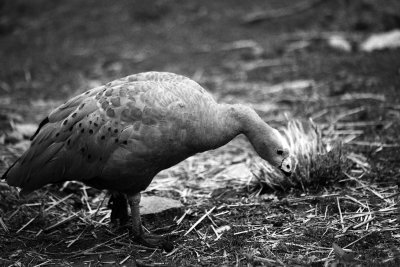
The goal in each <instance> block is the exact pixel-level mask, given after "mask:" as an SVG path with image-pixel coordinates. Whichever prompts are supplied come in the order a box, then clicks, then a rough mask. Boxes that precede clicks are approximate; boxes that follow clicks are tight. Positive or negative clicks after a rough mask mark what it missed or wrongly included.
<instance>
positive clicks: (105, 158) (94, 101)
mask: <svg viewBox="0 0 400 267" xmlns="http://www.w3.org/2000/svg"><path fill="white" fill-rule="evenodd" d="M202 101H203V102H208V101H213V99H212V97H211V96H209V95H208V94H207V93H206V92H205V90H204V89H203V88H202V87H201V86H200V85H198V84H197V83H196V82H194V81H192V80H190V79H188V78H186V77H184V76H180V75H175V74H172V73H158V72H147V73H141V74H135V75H131V76H127V77H125V78H122V79H119V80H116V81H113V82H110V83H108V84H106V85H104V86H100V87H97V88H94V89H92V90H89V91H87V92H85V93H83V94H80V95H78V96H76V97H74V98H72V99H70V100H69V101H67V102H66V103H64V104H63V105H61V106H59V107H58V108H56V109H55V110H53V111H52V112H51V113H50V114H49V116H48V117H47V118H48V119H47V120H46V119H45V120H44V121H43V122H42V123H41V124H40V127H39V128H38V130H37V133H36V134H35V135H34V136H33V140H32V143H31V147H30V148H29V149H28V150H27V151H26V152H25V153H24V154H23V155H22V157H21V158H20V159H19V160H18V161H17V162H16V163H15V164H14V165H13V166H12V167H10V169H9V170H8V171H7V172H6V177H5V178H6V179H7V182H8V183H9V184H10V185H14V186H19V187H22V188H23V189H24V191H28V192H29V191H33V190H35V189H37V188H40V187H41V186H43V185H45V184H47V183H53V182H59V181H65V180H81V181H89V180H90V181H91V179H94V178H96V177H97V178H96V179H100V178H98V177H107V179H111V178H110V177H113V175H116V176H118V175H121V177H125V176H126V177H128V175H132V174H131V171H132V168H133V169H134V170H135V171H140V170H143V172H144V173H149V174H148V175H150V174H153V175H154V173H153V172H154V170H157V168H159V167H157V166H154V165H155V164H154V163H153V160H158V157H161V156H165V155H167V154H168V153H171V152H169V149H170V148H171V147H173V146H175V147H178V146H179V142H181V141H182V140H183V138H186V135H187V129H184V127H183V129H178V128H177V126H179V127H180V126H182V123H181V121H183V119H186V120H189V119H191V117H190V114H189V113H190V112H191V109H192V108H193V107H192V106H196V105H199V103H200V102H202ZM163 153H164V154H163ZM173 153H176V154H179V151H174V152H173ZM168 161H171V162H174V160H173V159H168ZM154 162H155V161H154ZM143 164H147V165H146V166H144V165H143ZM133 165H134V166H133ZM146 168H147V169H146ZM149 168H154V170H153V171H151V170H150V169H149ZM151 178H152V177H150V178H148V179H150V180H151ZM101 179H103V178H101ZM103 182H104V181H103ZM103 182H99V184H104V183H103ZM138 183H139V182H138ZM91 184H96V183H92V182H91ZM139 184H141V185H142V186H143V185H145V184H148V182H143V181H141V182H140V183H139ZM110 185H112V181H111V182H110Z"/></svg>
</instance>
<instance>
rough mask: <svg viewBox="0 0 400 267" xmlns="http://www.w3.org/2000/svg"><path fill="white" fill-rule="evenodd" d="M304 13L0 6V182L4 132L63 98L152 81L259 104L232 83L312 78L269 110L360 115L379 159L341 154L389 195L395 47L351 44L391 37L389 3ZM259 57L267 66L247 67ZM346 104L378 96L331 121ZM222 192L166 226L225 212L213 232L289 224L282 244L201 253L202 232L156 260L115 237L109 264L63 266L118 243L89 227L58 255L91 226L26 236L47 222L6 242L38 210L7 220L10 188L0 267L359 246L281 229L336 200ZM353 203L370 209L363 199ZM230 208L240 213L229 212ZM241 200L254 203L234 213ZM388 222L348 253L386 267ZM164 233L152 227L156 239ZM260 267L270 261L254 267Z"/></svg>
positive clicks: (102, 0) (11, 155) (234, 4)
mask: <svg viewBox="0 0 400 267" xmlns="http://www.w3.org/2000/svg"><path fill="white" fill-rule="evenodd" d="M296 2H297V1H296ZM303 2H304V3H307V2H309V3H310V4H309V6H307V8H304V9H300V10H292V8H293V5H294V1H289V0H287V1H282V0H276V1H272V0H271V1H264V0H252V1H242V0H219V1H214V0H203V1H196V0H152V1H144V0H135V1H133V0H119V1H107V0H87V1H81V0H68V1H52V0H36V1H29V0H25V1H24V0H14V1H6V0H5V1H4V0H3V1H0V127H1V128H0V135H1V136H0V142H1V149H0V152H1V153H2V154H1V155H0V161H1V165H0V166H1V169H0V173H3V171H4V170H5V168H6V166H8V165H9V164H10V163H11V162H12V160H14V159H15V158H16V157H17V156H18V155H19V154H20V153H21V149H20V150H19V148H18V144H19V143H21V141H23V139H24V138H25V139H26V137H27V136H25V137H24V136H22V137H23V138H22V137H21V136H18V135H15V134H10V133H11V132H13V125H14V124H15V123H38V122H39V121H40V120H41V119H42V118H43V117H44V116H45V115H46V113H47V112H49V110H50V109H51V108H54V107H55V106H57V105H58V104H60V103H61V102H63V101H65V99H67V98H69V97H71V96H73V95H74V94H77V93H80V92H83V91H84V90H87V89H89V88H91V87H94V86H97V85H100V84H102V83H105V82H108V81H110V80H113V79H117V78H120V77H123V76H126V75H129V74H133V73H138V72H144V71H150V70H155V71H169V72H175V73H179V74H183V75H185V76H188V77H191V78H193V79H195V80H196V81H198V82H199V83H201V84H202V85H203V86H204V87H205V88H207V89H208V90H209V91H210V92H212V93H213V94H214V95H215V96H216V97H217V98H218V99H221V100H223V101H227V102H245V103H247V102H253V104H257V101H258V100H257V98H256V97H254V91H252V90H251V89H250V88H249V89H247V87H246V86H244V88H243V86H239V85H238V87H237V88H235V84H242V85H243V83H245V84H246V83H248V84H252V85H259V88H258V89H257V90H261V92H262V91H263V90H268V88H267V87H265V88H264V85H265V84H266V83H267V84H269V85H273V84H281V83H283V82H287V81H295V80H313V81H314V82H315V84H317V85H318V86H316V87H315V88H313V97H314V98H313V99H314V100H313V101H312V102H310V101H309V100H307V99H308V95H303V96H298V98H297V99H294V100H293V98H289V97H288V98H285V97H286V96H285V95H283V96H281V98H280V101H278V102H275V104H277V105H281V106H282V107H283V109H284V110H285V111H286V112H289V113H290V114H292V117H295V118H300V119H307V118H308V117H312V116H313V115H315V114H316V113H317V111H321V110H324V109H328V115H329V114H330V116H331V117H329V116H328V117H324V119H322V120H321V124H323V123H325V124H329V122H330V121H331V120H330V118H332V117H334V114H335V112H340V108H343V109H344V110H349V109H352V108H357V107H364V109H363V110H362V112H360V113H357V114H356V115H355V116H353V117H350V118H349V119H350V120H351V121H357V122H371V121H372V122H374V123H371V124H367V125H366V126H365V127H364V128H363V129H362V130H363V134H362V135H360V136H359V137H358V139H357V140H358V141H363V142H366V143H367V144H373V143H374V144H376V143H377V144H388V145H387V146H383V147H382V148H381V149H380V150H379V151H378V150H377V148H379V145H378V146H371V145H366V146H357V145H348V147H347V148H346V149H347V150H349V151H351V152H354V153H358V154H362V155H363V156H365V157H366V158H367V159H368V164H369V165H370V166H371V167H370V169H369V171H368V174H367V175H366V176H365V177H364V179H366V181H368V182H369V183H371V185H373V186H375V187H374V188H375V189H376V190H378V191H379V190H380V189H379V188H380V186H382V187H385V188H390V189H393V188H396V185H397V184H398V182H399V177H400V149H399V146H398V145H399V144H400V143H399V133H400V131H399V130H400V123H399V121H400V93H399V90H400V50H399V49H385V50H381V51H374V52H371V53H367V52H363V51H360V49H359V44H360V43H361V42H362V41H363V40H365V39H366V38H367V37H368V36H369V35H370V34H372V33H374V32H383V31H389V30H392V29H396V28H400V13H399V11H400V2H399V1H395V0H391V1H389V0H381V1H372V0H356V1H350V0H349V1H346V0H336V1H312V0H304V1H303ZM282 10H283V13H280V12H282ZM291 10H292V11H291ZM258 11H265V12H270V13H268V14H269V15H268V16H269V17H268V16H267V18H266V19H263V20H260V21H255V22H252V23H249V22H246V18H248V16H249V14H250V15H251V14H253V13H254V12H258ZM287 11H289V12H288V13H287V14H286V13H285V12H287ZM277 14H278V15H277ZM279 14H281V15H279ZM338 33H339V34H341V35H343V36H345V37H346V38H347V40H348V41H349V43H350V44H351V46H352V51H350V52H345V51H341V50H338V49H335V48H332V47H330V46H329V45H328V44H327V41H326V40H327V37H329V36H331V35H333V34H338ZM239 40H251V41H252V42H253V43H252V45H249V46H246V47H244V48H237V47H236V48H232V44H234V42H236V41H239ZM254 44H256V45H254ZM260 60H261V61H263V62H266V63H267V64H265V65H257V62H259V61H260ZM226 84H230V86H226ZM232 84H233V86H232ZM346 94H353V95H354V94H358V95H360V94H370V96H377V95H379V96H383V97H384V100H383V101H382V99H381V100H376V99H375V98H374V97H365V98H362V99H356V100H354V101H349V102H346V104H345V105H344V106H343V107H342V106H341V107H339V108H338V109H335V110H333V111H332V110H329V108H331V107H332V106H334V102H335V99H344V98H345V97H344V96H346ZM315 95H317V97H316V98H315ZM267 101H268V99H267ZM262 103H264V102H262ZM282 112H283V111H282V110H279V109H276V110H273V112H271V113H268V112H265V114H264V113H263V112H261V115H262V116H263V117H264V118H265V119H267V120H270V121H272V124H273V125H282V124H283V123H282V121H281V118H283V116H282ZM228 154H229V153H228ZM233 154H234V153H233ZM235 156H237V155H235ZM353 186H355V185H353ZM346 187H347V186H344V185H343V184H340V183H337V184H335V185H331V186H329V187H325V188H324V189H322V190H321V191H319V192H317V193H315V194H317V195H318V194H319V195H321V194H325V195H329V194H330V193H331V194H333V196H336V195H337V194H339V195H341V194H350V193H349V192H347V191H345V190H346ZM355 187H356V188H357V186H355ZM324 190H325V191H324ZM382 190H383V189H382ZM385 190H386V189H385ZM45 192H46V193H43V194H44V195H41V194H39V195H36V197H37V198H36V199H35V198H34V201H33V202H39V203H40V201H41V199H43V198H45V199H47V198H48V196H49V194H50V193H49V192H51V193H54V194H61V196H59V197H60V198H62V197H64V196H65V195H62V193H60V192H58V190H57V189H56V188H53V187H49V188H47V189H46V191H45ZM327 192H328V193H327ZM343 192H347V193H343ZM354 192H355V191H354ZM229 194H230V193H229ZM229 194H227V195H228V196H227V197H223V198H219V199H207V198H206V199H202V201H201V202H199V203H197V204H195V203H194V202H191V201H190V197H189V200H188V201H187V202H186V203H185V204H186V205H187V208H192V211H193V213H191V215H190V216H189V219H188V220H186V221H185V222H184V223H183V224H182V225H180V226H179V227H178V228H177V229H175V228H174V229H175V231H176V232H179V229H180V230H182V231H183V230H184V231H186V230H187V229H188V228H189V227H190V226H191V225H193V223H194V222H196V221H197V219H198V218H199V217H200V216H201V215H202V214H204V210H205V209H207V210H208V209H210V208H211V207H213V206H221V205H225V206H224V207H225V208H221V209H222V211H225V210H224V209H226V210H227V211H229V214H230V216H229V217H227V218H226V219H227V220H228V221H226V222H225V224H237V225H240V224H243V225H245V224H251V223H254V224H256V223H260V221H261V224H262V223H264V224H270V225H271V227H272V228H271V229H275V230H276V231H277V232H279V231H281V230H283V229H284V228H285V226H286V227H289V228H290V230H289V232H291V233H293V234H294V235H293V236H288V238H287V239H285V240H280V241H279V242H278V243H276V244H275V245H274V246H266V245H265V244H269V243H268V242H267V241H268V239H269V237H268V236H266V237H265V240H267V241H265V240H264V241H263V240H261V239H259V238H258V237H257V238H258V239H255V235H256V234H255V232H254V231H253V232H252V231H250V232H249V233H247V234H245V235H233V234H232V233H229V234H226V235H225V236H224V237H223V238H221V239H219V241H217V242H212V244H211V245H210V244H209V243H208V241H207V240H206V239H204V238H202V236H201V235H199V234H198V233H197V234H194V233H192V234H191V235H188V236H187V237H185V238H183V239H182V238H179V239H177V241H176V243H178V244H180V245H178V249H179V251H177V252H176V253H175V254H174V255H172V256H166V255H165V254H162V252H161V251H156V252H154V251H147V250H138V248H137V247H135V246H133V245H132V244H131V243H129V242H128V241H126V240H125V241H124V242H128V243H122V244H119V247H118V250H115V252H114V254H112V253H111V254H106V255H108V256H110V255H111V256H110V258H107V260H104V258H103V259H102V258H101V257H99V255H100V254H101V253H100V252H96V251H95V250H91V251H90V252H93V254H90V253H86V254H82V255H78V256H77V257H75V258H74V257H72V258H68V257H70V256H71V255H70V254H68V256H66V255H67V254H63V253H68V252H70V253H77V251H79V250H81V251H84V250H85V249H87V248H88V247H93V246H96V244H99V243H101V242H105V241H106V240H109V239H110V238H113V237H115V236H117V235H115V236H114V235H113V233H112V232H110V231H108V230H104V229H103V228H105V227H106V226H101V227H103V228H101V227H100V228H101V229H103V230H97V232H96V233H97V234H96V235H97V237H98V238H97V239H96V238H94V237H93V236H92V235H90V233H91V231H90V230H88V231H86V232H88V233H89V234H88V236H86V232H85V234H83V235H82V240H83V241H82V243H79V244H77V247H74V246H71V247H70V248H68V249H67V248H65V244H64V245H62V244H59V242H56V241H57V240H58V241H59V240H61V239H65V238H68V237H70V236H71V235H73V236H77V235H78V234H79V233H80V232H82V230H83V229H87V227H89V226H90V225H91V224H90V223H89V224H87V223H86V224H83V226H81V228H79V226H76V225H75V227H77V228H74V227H72V226H68V225H66V226H61V228H62V229H61V230H59V231H58V232H55V233H54V232H53V233H52V234H49V235H46V234H42V235H39V237H37V238H36V237H35V235H36V233H37V231H38V230H39V229H41V228H43V227H44V226H45V225H46V221H48V219H49V218H48V216H47V217H46V216H44V215H43V216H44V217H43V221H42V220H37V221H38V222H35V223H33V224H32V225H30V226H29V227H32V228H31V229H29V227H27V229H26V230H27V231H28V232H26V233H24V231H25V230H24V231H22V232H20V233H18V234H17V233H15V232H16V231H17V230H18V229H20V228H21V226H23V225H24V224H25V223H26V222H27V221H29V220H30V218H33V217H35V216H38V215H37V214H38V210H31V209H29V208H26V207H25V208H24V209H23V210H21V212H22V211H23V212H24V213H22V215H20V216H17V217H13V219H12V220H10V221H7V220H6V219H7V218H8V217H10V215H11V214H12V213H13V211H14V210H16V209H17V208H18V207H19V206H20V205H21V204H23V203H26V202H25V201H24V200H20V199H18V198H17V197H16V193H15V192H14V191H7V190H6V191H5V192H4V191H2V193H1V196H2V197H1V198H0V200H2V203H0V215H1V217H2V218H4V220H6V224H7V225H8V228H9V231H10V232H9V233H7V232H5V231H3V230H4V229H2V228H0V235H2V236H1V237H0V251H1V253H0V264H3V265H4V266H9V265H12V264H14V263H16V264H17V263H19V264H22V265H23V266H25V265H31V266H34V265H36V264H41V263H46V264H52V263H54V264H63V265H66V266H67V265H69V264H73V263H75V264H76V263H77V262H81V263H82V262H83V260H87V261H88V262H89V261H91V263H92V264H97V265H99V264H100V263H101V262H102V260H103V262H107V261H108V262H114V263H115V264H116V263H118V262H121V261H122V260H123V259H124V258H125V257H126V256H127V255H132V258H135V257H136V258H138V259H145V261H146V262H147V263H148V264H156V263H165V264H171V265H172V266H174V265H186V266H193V265H204V266H209V265H215V266H221V265H223V264H225V265H227V266H232V265H246V264H250V265H254V266H258V265H268V264H272V265H274V264H275V265H279V264H280V265H282V264H300V265H302V264H310V263H312V262H315V264H317V265H318V264H319V265H322V264H323V263H324V262H325V261H327V259H325V258H326V257H327V256H328V253H329V250H325V252H324V253H321V254H312V253H311V254H308V255H307V254H304V251H302V250H301V249H302V248H301V246H302V244H303V243H304V244H306V243H307V244H313V245H315V246H316V247H324V248H326V247H328V248H331V247H332V243H333V242H336V243H338V244H339V245H340V246H345V245H347V244H349V243H351V242H353V241H355V240H357V239H358V238H360V236H357V235H355V234H347V235H346V234H342V235H337V232H336V230H334V229H331V228H329V227H327V225H329V223H324V222H323V221H321V222H320V224H319V225H317V226H316V225H308V224H303V225H301V227H300V228H298V227H297V226H296V225H292V226H290V225H291V224H290V222H291V221H293V220H294V219H293V218H301V217H302V216H305V214H306V211H307V210H308V209H310V207H314V206H315V205H320V207H321V209H320V211H319V212H321V213H322V215H323V213H324V212H326V210H325V207H326V209H327V210H328V213H327V216H328V217H329V216H331V217H332V218H337V216H339V215H338V210H337V208H336V204H335V203H336V200H335V197H323V198H318V197H315V198H314V197H311V198H307V196H309V195H307V192H306V193H305V192H299V191H291V192H289V193H287V194H288V195H283V196H282V195H280V194H281V193H279V195H280V197H279V200H276V201H272V202H271V199H268V198H265V197H264V198H262V197H261V198H260V197H258V198H251V197H249V194H248V192H244V191H239V192H235V193H232V194H233V196H230V195H229ZM170 195H173V196H174V194H170ZM317 195H316V196H317ZM90 196H91V197H93V198H94V196H92V195H90ZM363 197H366V198H367V199H368V201H372V200H371V199H370V198H369V197H368V194H367V195H366V196H365V195H364V196H363ZM175 198H179V195H178V196H177V195H175ZM301 198H303V199H304V201H305V202H301V203H300V204H299V203H296V200H293V201H294V202H293V201H291V200H290V199H301ZM78 200H79V199H78ZM78 200H77V202H79V201H78ZM232 203H240V205H239V204H238V206H229V205H230V204H232ZM249 203H250V204H251V203H256V204H255V206H251V205H249V206H246V205H247V204H249ZM260 203H261V204H260ZM371 203H372V204H373V203H375V204H376V207H378V208H379V205H381V204H380V202H379V203H378V202H374V201H372V202H371ZM67 204H68V205H69V206H68V207H70V209H74V208H76V210H75V211H76V212H77V211H78V210H79V209H80V207H74V202H71V203H67ZM242 204H243V205H242ZM245 204H246V205H245ZM226 205H228V206H229V207H228V206H226ZM235 205H236V204H235ZM328 207H329V208H328ZM332 207H333V208H332ZM347 208H348V209H349V210H352V207H351V206H347V207H344V209H347ZM232 209H235V211H234V212H233V211H232ZM271 214H272V215H273V214H279V216H278V217H274V219H273V220H269V219H266V218H267V217H268V216H267V215H271ZM41 216H42V215H41ZM49 216H50V215H49ZM54 216H55V215H54ZM390 216H392V217H389V218H386V219H388V220H394V221H393V224H394V225H395V227H394V229H393V230H387V231H386V230H385V231H382V232H374V233H373V234H370V235H369V236H368V237H366V238H365V239H364V240H363V242H362V243H356V245H355V246H354V247H352V248H351V249H352V250H353V252H354V253H355V255H357V256H356V258H357V260H360V261H361V263H362V264H378V263H379V262H385V264H389V265H390V264H392V265H393V266H396V261H395V260H394V258H395V256H396V255H398V254H396V253H395V252H393V251H394V250H395V248H398V247H399V246H400V242H399V239H400V235H399V228H398V225H399V218H398V217H396V216H395V215H390ZM397 216H398V214H397ZM39 217H40V216H39ZM50 217H51V216H50ZM214 219H215V218H214ZM13 220H14V221H13ZM215 220H216V219H215ZM396 220H397V222H396ZM78 221H79V220H78ZM156 221H157V220H156ZM396 223H397V224H396ZM208 224H210V223H209V222H208V223H205V224H204V225H203V224H201V225H200V228H201V229H202V230H204V229H208V228H207V227H209V225H208ZM217 224H218V225H219V226H220V225H221V224H222V223H221V222H218V220H217ZM88 225H89V226H88ZM162 226H163V223H162V222H161V220H160V223H158V224H157V223H156V225H155V226H154V228H160V227H162ZM63 227H64V228H63ZM90 227H94V226H93V225H91V226H90ZM274 227H275V228H274ZM396 227H397V228H396ZM243 229H247V228H243ZM2 231H3V232H2ZM29 231H30V232H29ZM182 231H181V232H180V234H181V235H182V234H183V232H182ZM204 231H205V232H206V233H208V234H211V233H212V232H208V230H204ZM209 231H212V230H209ZM206 235H207V234H206ZM282 235H284V234H283V232H282ZM296 237H298V238H296ZM255 240H256V241H255ZM250 241H251V242H250ZM85 242H86V243H85ZM263 242H264V243H263ZM265 242H267V243H265ZM294 243H296V244H298V245H293V244H294ZM114 245H115V244H114ZM117 245H118V244H117ZM117 245H115V246H117ZM182 246H184V247H182ZM304 246H306V245H304ZM307 246H308V245H307ZM309 248H310V247H309ZM114 249H115V247H114ZM315 250H318V249H317V248H316V249H315ZM74 255H75V254H74ZM112 255H115V256H112ZM75 256H76V255H75ZM108 256H107V257H108ZM82 257H83V258H82ZM85 257H86V258H85ZM397 257H398V256H397ZM265 258H272V259H273V261H272V262H271V261H270V262H269V261H267V260H263V259H265ZM332 259H333V255H332V257H331V258H330V260H332ZM388 259H393V260H388ZM127 262H129V261H127ZM398 263H399V262H398V260H397V264H398ZM82 264H83V263H82ZM131 264H133V261H132V262H131Z"/></svg>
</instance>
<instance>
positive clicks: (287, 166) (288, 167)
mask: <svg viewBox="0 0 400 267" xmlns="http://www.w3.org/2000/svg"><path fill="white" fill-rule="evenodd" d="M293 167H294V165H293V162H292V159H291V157H287V158H285V159H284V160H283V161H282V163H281V166H280V170H281V171H282V172H283V173H284V174H285V175H286V177H290V175H292V171H293V169H294V168H293Z"/></svg>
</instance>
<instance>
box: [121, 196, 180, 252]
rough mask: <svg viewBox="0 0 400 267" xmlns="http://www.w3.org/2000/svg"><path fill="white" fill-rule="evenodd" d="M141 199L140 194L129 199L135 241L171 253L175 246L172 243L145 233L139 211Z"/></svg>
mask: <svg viewBox="0 0 400 267" xmlns="http://www.w3.org/2000/svg"><path fill="white" fill-rule="evenodd" d="M140 197H141V195H140V193H138V194H136V195H133V196H129V197H128V201H129V205H130V206H131V215H132V231H133V235H134V236H135V240H136V241H137V242H139V243H141V244H143V245H145V246H146V247H151V248H162V249H164V250H165V251H167V252H169V251H171V250H172V249H173V244H172V243H171V242H169V241H167V240H165V239H164V238H163V237H161V236H156V235H150V234H146V233H144V232H143V228H142V221H141V219H140V210H139V204H140Z"/></svg>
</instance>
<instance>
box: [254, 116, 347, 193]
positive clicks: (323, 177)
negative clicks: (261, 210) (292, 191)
mask: <svg viewBox="0 0 400 267" xmlns="http://www.w3.org/2000/svg"><path fill="white" fill-rule="evenodd" d="M282 132H283V134H284V137H285V138H286V140H287V142H288V144H289V149H290V152H291V155H292V156H293V159H294V161H295V163H296V169H295V172H294V173H293V174H292V176H291V177H290V179H288V178H287V177H285V176H284V175H283V174H282V173H281V172H280V171H279V170H277V169H276V168H274V167H272V166H271V165H270V164H268V163H267V162H265V161H264V160H261V159H256V160H254V161H253V162H254V163H253V165H252V171H253V174H254V176H255V177H256V178H257V180H258V182H260V183H261V185H262V186H263V187H267V188H270V189H273V190H284V191H286V190H288V189H289V188H292V187H298V188H302V189H303V190H304V191H306V188H307V189H318V188H320V187H321V186H324V185H327V184H331V183H332V182H334V181H337V180H339V179H341V178H343V176H344V174H343V171H345V170H347V169H348V166H349V164H348V159H347V157H346V155H345V154H344V153H343V146H342V143H341V141H340V140H333V139H331V138H329V137H323V136H322V133H321V130H320V128H319V127H318V126H317V125H316V124H315V123H314V122H313V121H312V120H310V121H309V122H307V123H302V122H300V121H298V120H289V121H288V124H287V127H286V128H284V129H282Z"/></svg>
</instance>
